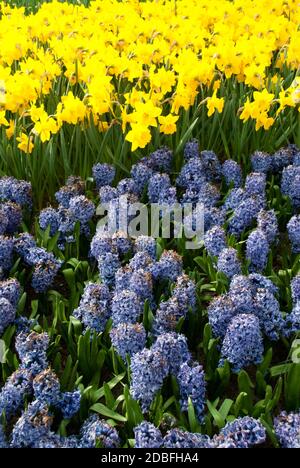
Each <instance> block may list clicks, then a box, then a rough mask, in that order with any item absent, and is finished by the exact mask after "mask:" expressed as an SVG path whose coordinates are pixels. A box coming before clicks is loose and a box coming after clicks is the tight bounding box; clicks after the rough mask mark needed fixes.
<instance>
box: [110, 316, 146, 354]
mask: <svg viewBox="0 0 300 468" xmlns="http://www.w3.org/2000/svg"><path fill="white" fill-rule="evenodd" d="M110 338H111V342H112V345H113V347H114V348H115V349H116V351H117V353H118V354H119V355H120V356H121V358H122V359H123V360H124V361H125V362H126V356H127V354H128V355H129V356H133V355H134V354H136V353H138V352H140V351H142V349H144V347H145V345H146V332H145V329H144V327H143V325H141V324H140V323H134V324H131V323H119V324H118V325H117V326H116V328H113V329H112V330H111V331H110Z"/></svg>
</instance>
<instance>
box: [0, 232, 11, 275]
mask: <svg viewBox="0 0 300 468" xmlns="http://www.w3.org/2000/svg"><path fill="white" fill-rule="evenodd" d="M13 248H14V241H13V239H12V238H11V237H5V236H0V267H1V268H3V270H10V268H11V267H12V264H13Z"/></svg>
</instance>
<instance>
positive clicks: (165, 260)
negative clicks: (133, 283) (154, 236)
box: [151, 250, 182, 281]
mask: <svg viewBox="0 0 300 468" xmlns="http://www.w3.org/2000/svg"><path fill="white" fill-rule="evenodd" d="M151 271H152V275H153V277H154V278H155V279H159V280H170V281H176V279H177V278H178V276H180V275H181V274H182V257H181V256H180V255H178V253H177V252H175V251H174V250H164V251H163V253H162V255H161V257H160V259H159V261H158V262H157V263H156V264H154V265H153V268H152V269H151Z"/></svg>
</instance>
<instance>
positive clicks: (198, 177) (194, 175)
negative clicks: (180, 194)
mask: <svg viewBox="0 0 300 468" xmlns="http://www.w3.org/2000/svg"><path fill="white" fill-rule="evenodd" d="M205 181H206V178H205V171H204V168H203V164H202V161H201V160H200V158H199V157H195V158H191V159H189V160H188V162H187V163H186V164H185V165H184V166H183V167H182V169H181V171H180V174H179V176H178V177H177V180H176V183H177V185H178V186H179V187H182V188H185V189H188V188H198V189H199V188H201V185H203V183H204V182H205Z"/></svg>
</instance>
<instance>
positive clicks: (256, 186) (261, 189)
mask: <svg viewBox="0 0 300 468" xmlns="http://www.w3.org/2000/svg"><path fill="white" fill-rule="evenodd" d="M266 184H267V179H266V175H265V174H262V173H261V172H251V173H250V174H248V175H247V177H246V181H245V194H246V195H247V196H249V197H253V196H261V197H262V198H264V197H265V192H266Z"/></svg>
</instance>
